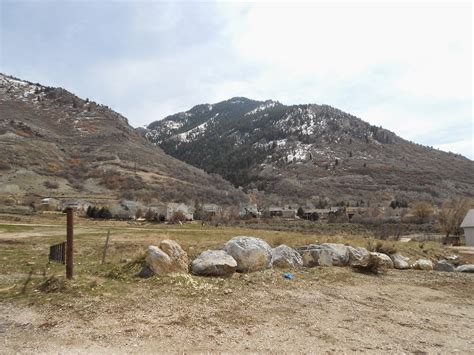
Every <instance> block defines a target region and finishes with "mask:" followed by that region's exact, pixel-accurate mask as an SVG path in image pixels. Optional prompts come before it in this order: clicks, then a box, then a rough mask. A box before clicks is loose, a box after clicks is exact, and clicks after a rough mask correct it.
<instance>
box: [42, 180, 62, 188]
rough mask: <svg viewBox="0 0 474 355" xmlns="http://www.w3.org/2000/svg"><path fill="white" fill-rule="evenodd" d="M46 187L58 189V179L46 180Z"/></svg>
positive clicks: (44, 183)
mask: <svg viewBox="0 0 474 355" xmlns="http://www.w3.org/2000/svg"><path fill="white" fill-rule="evenodd" d="M43 185H44V187H46V188H47V189H57V188H58V187H59V184H58V183H57V182H56V181H45V182H43Z"/></svg>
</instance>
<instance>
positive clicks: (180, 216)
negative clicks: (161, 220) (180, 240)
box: [170, 211, 186, 223]
mask: <svg viewBox="0 0 474 355" xmlns="http://www.w3.org/2000/svg"><path fill="white" fill-rule="evenodd" d="M170 222H171V223H178V222H186V217H185V216H184V213H183V212H181V211H176V212H175V213H173V215H172V216H171V218H170Z"/></svg>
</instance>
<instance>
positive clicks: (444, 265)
mask: <svg viewBox="0 0 474 355" xmlns="http://www.w3.org/2000/svg"><path fill="white" fill-rule="evenodd" d="M434 269H435V270H436V271H447V272H453V271H454V270H455V268H454V266H453V265H451V264H450V263H448V262H447V261H446V260H440V261H438V262H437V263H436V265H435V267H434Z"/></svg>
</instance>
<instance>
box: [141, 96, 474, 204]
mask: <svg viewBox="0 0 474 355" xmlns="http://www.w3.org/2000/svg"><path fill="white" fill-rule="evenodd" d="M142 133H143V134H144V136H145V137H146V138H147V139H148V140H149V141H150V142H152V143H154V144H156V145H157V146H159V147H161V148H162V149H163V150H164V151H165V152H166V153H168V154H170V155H172V156H174V157H176V158H178V159H180V160H183V161H185V162H187V163H189V164H192V165H194V166H196V167H199V168H202V169H204V170H205V171H207V172H209V173H216V174H219V175H221V176H223V177H224V178H225V179H227V180H229V181H230V182H232V183H233V184H234V185H235V186H242V187H244V188H245V189H246V190H253V191H254V192H255V191H256V189H258V191H260V192H264V193H265V196H266V197H267V198H270V200H274V201H280V202H299V203H304V202H312V203H313V204H324V203H327V202H328V201H329V202H331V203H337V202H344V203H345V204H347V203H350V204H351V205H361V204H362V205H367V203H380V202H384V201H392V200H399V201H406V202H408V201H415V200H431V201H434V202H441V201H442V200H444V199H445V198H449V197H453V196H458V195H460V196H468V197H473V196H474V163H473V162H472V161H471V160H469V159H467V158H465V157H463V156H460V155H456V154H452V153H446V152H442V151H439V150H435V149H432V148H428V147H424V146H421V145H418V144H415V143H412V142H409V141H407V140H404V139H402V138H400V137H398V136H397V135H395V134H394V133H393V132H390V131H388V130H386V129H383V128H381V127H376V126H373V125H370V124H369V123H367V122H364V121H363V120H361V119H359V118H357V117H355V116H353V115H350V114H348V113H345V112H343V111H341V110H338V109H336V108H333V107H330V106H327V105H314V104H310V105H292V106H286V105H283V104H281V103H279V102H277V101H272V100H268V101H254V100H249V99H247V98H243V97H235V98H232V99H230V100H227V101H222V102H219V103H217V104H213V105H209V104H205V105H198V106H195V107H193V108H192V109H190V110H189V111H186V112H181V113H178V114H175V115H171V116H168V117H165V118H164V119H162V120H159V121H155V122H153V123H151V124H150V125H148V127H146V129H145V130H143V132H142ZM325 201H326V202H325ZM384 203H385V202H384Z"/></svg>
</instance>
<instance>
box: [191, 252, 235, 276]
mask: <svg viewBox="0 0 474 355" xmlns="http://www.w3.org/2000/svg"><path fill="white" fill-rule="evenodd" d="M235 270H237V262H236V261H235V259H234V258H233V257H232V256H230V255H229V254H227V252H226V251H224V250H206V251H205V252H202V253H201V255H199V256H198V257H197V258H196V259H194V260H193V262H192V264H191V272H192V273H193V274H194V275H199V276H218V277H229V276H232V274H233V273H234V272H235Z"/></svg>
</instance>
